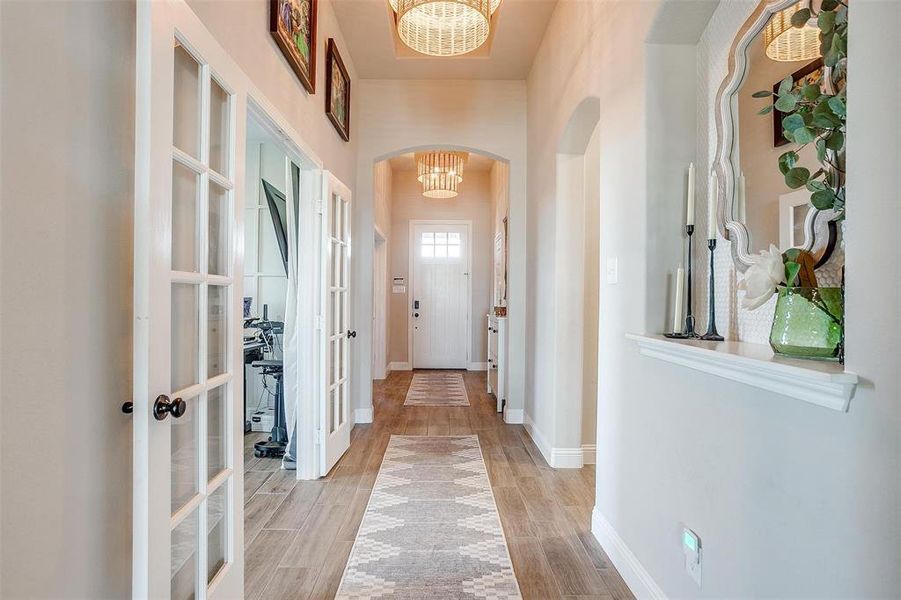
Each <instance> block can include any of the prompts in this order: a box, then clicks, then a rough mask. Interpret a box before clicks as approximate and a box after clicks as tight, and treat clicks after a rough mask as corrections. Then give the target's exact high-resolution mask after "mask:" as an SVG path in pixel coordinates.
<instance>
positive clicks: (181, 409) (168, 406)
mask: <svg viewBox="0 0 901 600" xmlns="http://www.w3.org/2000/svg"><path fill="white" fill-rule="evenodd" d="M186 410H188V403H187V402H185V401H184V400H182V399H181V398H176V399H175V400H171V401H170V400H169V396H167V395H165V394H160V395H159V396H157V397H156V401H155V402H154V403H153V416H154V417H156V420H157V421H162V420H163V419H165V418H166V417H168V416H169V414H170V413H171V414H172V418H173V419H177V418H179V417H181V416H182V415H183V414H185V411H186Z"/></svg>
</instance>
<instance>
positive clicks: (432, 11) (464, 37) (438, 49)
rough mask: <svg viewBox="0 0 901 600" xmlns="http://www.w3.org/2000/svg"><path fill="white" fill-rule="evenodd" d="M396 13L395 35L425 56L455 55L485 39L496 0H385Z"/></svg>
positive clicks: (476, 45) (479, 43)
mask: <svg viewBox="0 0 901 600" xmlns="http://www.w3.org/2000/svg"><path fill="white" fill-rule="evenodd" d="M389 1H390V2H391V7H392V8H393V9H394V11H395V12H396V13H397V15H396V22H397V35H398V36H399V37H400V39H401V41H402V42H403V43H404V44H406V45H407V46H409V47H410V48H412V49H413V50H415V51H417V52H419V53H421V54H427V55H429V56H459V55H461V54H467V53H469V52H472V51H473V50H475V49H477V48H478V47H479V46H481V45H482V44H484V43H485V41H486V40H487V39H488V34H489V33H490V30H491V15H492V13H494V11H495V9H497V7H498V5H499V4H500V0H389Z"/></svg>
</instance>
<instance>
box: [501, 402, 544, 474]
mask: <svg viewBox="0 0 901 600" xmlns="http://www.w3.org/2000/svg"><path fill="white" fill-rule="evenodd" d="M511 412H512V411H511ZM508 423H509V421H508ZM522 423H523V424H524V425H525V427H526V433H528V434H529V437H530V438H532V441H533V442H535V445H536V446H538V449H539V450H540V451H541V455H542V456H543V457H544V460H545V462H547V464H549V465H550V466H554V465H552V464H551V445H550V444H548V443H547V440H545V439H544V437H543V436H542V435H541V432H540V431H539V430H538V427H537V426H536V425H535V421H533V420H532V417H531V416H529V415H528V414H526V415H525V419H524V420H523V421H522Z"/></svg>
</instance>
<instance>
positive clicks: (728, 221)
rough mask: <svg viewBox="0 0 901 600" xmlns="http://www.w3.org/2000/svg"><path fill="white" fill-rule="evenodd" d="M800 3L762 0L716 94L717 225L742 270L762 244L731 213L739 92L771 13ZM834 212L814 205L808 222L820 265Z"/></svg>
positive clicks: (831, 240)
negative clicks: (754, 46) (756, 244)
mask: <svg viewBox="0 0 901 600" xmlns="http://www.w3.org/2000/svg"><path fill="white" fill-rule="evenodd" d="M796 2H798V0H761V2H760V4H758V5H757V8H755V9H754V12H752V13H751V15H750V16H749V17H748V18H747V20H746V21H745V22H744V24H743V25H742V26H741V28H740V29H739V30H738V32H737V33H736V35H735V38H734V39H733V40H732V47H731V48H730V49H729V65H728V66H729V68H728V71H727V73H726V77H725V78H724V79H723V82H722V83H721V84H720V87H719V90H717V93H716V102H715V104H714V110H715V111H716V114H715V116H716V153H715V155H714V164H713V169H714V171H715V172H716V175H717V182H718V189H717V198H718V199H719V201H718V202H717V209H716V214H717V228H718V230H719V232H720V235H722V236H723V238H725V239H727V240H729V241H730V242H731V244H730V246H731V249H732V260H733V261H734V262H735V266H736V268H738V270H739V271H741V272H744V271H745V270H746V269H747V268H748V267H749V266H751V260H752V258H753V256H754V254H756V252H757V250H760V249H757V250H754V249H752V247H751V233H750V232H749V231H748V228H747V226H745V224H744V223H742V222H741V221H735V220H733V219H732V218H731V217H732V215H734V214H735V179H736V177H735V167H736V166H735V164H733V154H734V153H733V149H734V147H735V143H736V136H735V131H736V128H737V127H736V121H737V120H738V107H737V102H735V99H736V97H737V96H736V94H737V93H738V91H739V89H740V88H741V84H742V83H743V81H744V79H745V75H746V74H747V70H748V46H750V45H751V42H753V41H754V40H755V39H756V38H757V36H758V35H760V33H761V32H762V31H763V28H764V27H765V26H766V24H767V22H769V20H770V17H771V16H772V15H773V14H775V13H777V12H779V11H780V10H784V9H786V8H788V7H789V6H791V5H792V4H795V3H796ZM773 169H776V165H773ZM832 217H833V215H832V214H831V211H820V210H816V209H813V210H811V211H809V212H808V214H807V218H806V219H805V221H804V232H805V241H804V245H803V246H801V248H802V249H804V250H807V251H808V252H811V253H812V254H813V255H814V257H816V259H817V265H816V266H817V267H820V266H822V265H823V264H825V263H826V261H828V260H829V258H830V256H831V255H832V251H833V250H834V248H835V245H836V238H837V235H838V234H837V229H838V228H837V227H836V223H835V221H834V220H832Z"/></svg>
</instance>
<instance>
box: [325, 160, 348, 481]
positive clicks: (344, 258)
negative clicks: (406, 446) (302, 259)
mask: <svg viewBox="0 0 901 600" xmlns="http://www.w3.org/2000/svg"><path fill="white" fill-rule="evenodd" d="M322 191H323V197H322V240H323V247H322V258H323V260H322V292H323V293H322V299H321V302H322V303H321V312H320V315H321V321H320V322H321V323H322V324H323V325H324V327H323V330H322V337H321V340H322V347H321V353H320V357H321V364H322V371H321V386H322V388H321V389H322V403H321V404H320V406H322V407H323V410H322V411H321V420H320V432H321V448H322V455H321V456H322V464H321V475H325V474H326V473H328V472H329V471H330V470H331V469H332V467H334V466H335V463H336V462H338V459H339V458H341V456H342V455H343V454H344V453H345V452H346V451H347V449H348V448H349V447H350V430H351V427H352V423H351V419H350V410H351V407H350V343H351V340H353V339H354V338H356V337H357V332H356V331H353V330H352V329H351V326H350V298H351V294H350V251H351V245H350V231H351V222H350V215H351V211H350V190H349V189H347V187H346V186H345V185H344V184H342V183H341V182H340V181H338V179H336V178H335V176H334V175H332V174H331V173H329V172H328V171H325V172H323V179H322Z"/></svg>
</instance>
